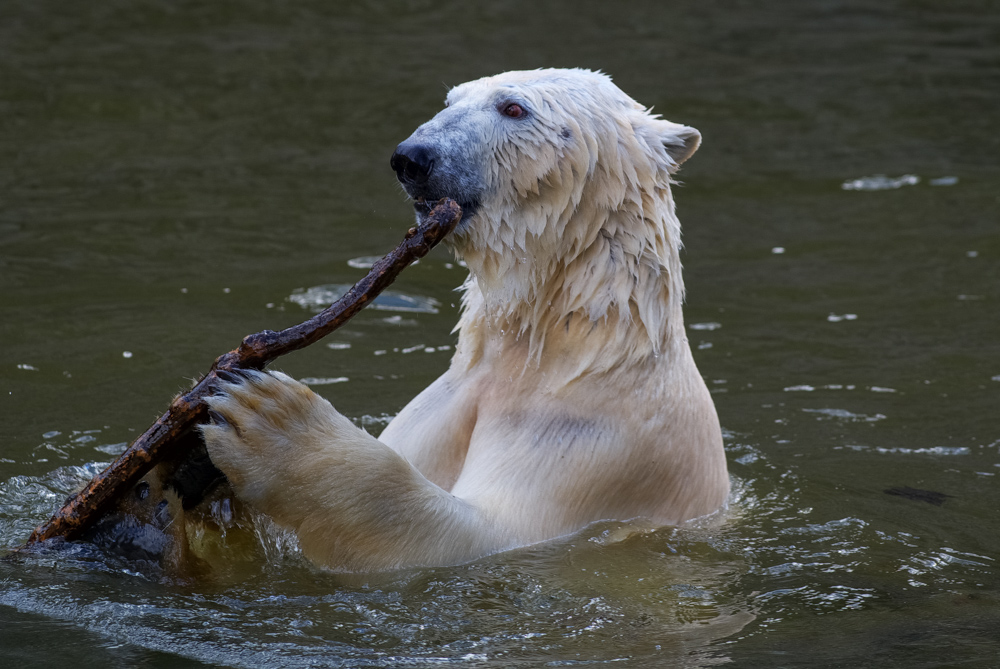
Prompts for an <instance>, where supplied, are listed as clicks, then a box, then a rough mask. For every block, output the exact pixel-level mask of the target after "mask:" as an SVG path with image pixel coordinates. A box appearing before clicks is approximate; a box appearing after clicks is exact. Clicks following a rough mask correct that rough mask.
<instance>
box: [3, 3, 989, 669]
mask: <svg viewBox="0 0 1000 669" xmlns="http://www.w3.org/2000/svg"><path fill="white" fill-rule="evenodd" d="M344 4H345V6H339V5H338V4H336V3H321V2H303V3H296V4H295V5H294V6H286V5H284V4H280V3H265V2H253V1H250V0H245V1H241V2H237V1H234V2H219V3H184V2H175V3H165V2H152V1H149V2H128V3H126V2H118V0H109V1H106V2H100V3H76V4H72V3H56V2H45V1H40V0H32V1H30V2H29V1H26V0H8V1H7V2H5V3H3V4H2V5H0V336H2V345H0V418H2V420H0V548H3V547H13V546H16V545H18V544H19V543H20V542H21V541H23V539H24V538H25V537H26V536H27V534H28V533H29V532H30V530H31V528H32V527H33V526H35V525H36V524H37V523H39V522H41V521H42V520H44V519H45V518H46V517H47V516H48V514H49V513H50V512H51V511H52V510H53V509H55V508H56V507H58V506H59V504H60V503H61V501H62V499H63V498H64V497H65V496H66V495H67V494H69V493H70V492H72V491H73V490H74V489H76V488H77V487H79V486H81V485H82V484H83V482H84V481H85V480H86V479H87V478H89V476H90V475H92V474H93V473H94V472H95V471H97V470H98V469H100V467H101V466H103V464H104V463H106V462H108V461H109V460H110V459H111V458H112V454H114V453H117V452H118V451H120V450H121V449H122V448H123V446H124V443H125V442H127V441H129V440H130V439H131V438H132V437H133V436H134V435H135V433H136V431H138V430H142V429H144V428H145V427H146V426H147V425H148V424H149V423H150V421H151V420H152V418H153V417H155V416H156V415H157V414H158V413H159V412H161V411H162V410H163V408H164V407H165V406H166V403H167V402H168V401H169V399H170V398H171V397H172V394H173V393H175V392H176V391H177V390H179V389H181V388H183V387H185V386H186V385H187V384H188V381H187V379H189V378H191V377H194V376H196V375H198V374H199V373H201V372H202V371H204V370H205V369H207V367H208V365H209V363H210V362H211V360H212V359H214V357H215V356H216V355H218V354H219V353H221V352H223V351H225V350H228V349H229V348H231V347H232V346H234V345H235V344H236V343H237V342H238V341H239V339H240V338H241V337H242V336H243V335H245V334H247V333H249V332H253V331H256V330H260V329H263V328H272V329H276V328H278V327H282V326H286V325H289V324H292V323H295V322H298V321H299V320H301V319H302V318H303V317H304V316H305V315H306V314H307V313H308V312H307V311H306V310H305V309H303V307H301V306H300V305H299V303H298V302H297V301H295V300H292V299H290V298H291V297H292V296H293V295H296V294H298V293H297V290H298V289H307V288H310V287H316V286H322V285H326V284H344V283H350V282H352V281H354V280H355V279H357V278H358V277H359V276H360V275H361V273H362V272H363V270H359V269H356V268H353V267H351V266H350V265H349V264H348V261H349V260H352V259H356V258H362V257H365V256H371V255H378V254H381V253H383V252H385V251H386V250H388V249H389V248H391V247H392V246H393V245H394V244H395V243H396V242H397V241H398V239H399V238H400V236H401V234H402V232H403V231H404V230H405V229H406V228H407V227H408V226H409V225H410V222H411V210H410V208H409V205H408V204H407V203H406V201H405V198H404V197H403V196H402V193H401V191H400V189H399V188H398V186H397V185H396V184H395V180H394V178H393V175H392V173H391V172H390V170H389V168H388V157H389V155H390V154H391V152H392V149H393V148H394V146H395V145H396V143H398V142H399V141H401V140H402V139H404V138H405V137H406V136H407V135H409V133H410V132H411V131H412V130H413V128H415V127H416V126H417V125H418V124H419V123H421V122H422V121H424V120H426V119H427V118H429V117H430V116H431V115H433V114H434V113H435V112H436V111H437V110H438V109H439V107H440V104H441V100H442V99H443V96H444V92H445V89H446V87H447V86H449V85H454V84H457V83H461V82H463V81H466V80H469V79H474V78H478V77H480V76H483V75H487V74H493V73H496V72H499V71H503V70H508V69H521V68H532V67H539V66H582V67H590V68H595V69H602V70H604V71H606V72H608V73H610V74H612V75H613V76H614V77H615V80H616V82H617V83H618V84H619V85H620V86H621V87H622V88H623V89H624V90H625V91H627V92H628V93H629V94H631V95H632V96H633V97H635V98H636V99H638V100H639V101H641V102H643V103H645V104H648V105H654V106H655V107H656V110H657V111H659V112H661V113H663V114H664V115H665V116H666V117H667V118H669V119H671V120H674V121H678V122H683V123H687V124H690V125H693V126H695V127H697V128H698V129H700V130H701V131H702V133H703V135H704V137H705V142H704V145H703V148H702V149H701V150H700V151H699V152H698V154H697V155H696V156H695V157H694V158H693V159H692V160H691V161H690V162H689V163H688V164H686V165H685V168H684V171H683V174H682V176H683V179H684V182H685V184H684V187H683V188H681V189H679V190H678V191H677V193H676V198H677V201H678V206H679V212H680V217H681V221H682V224H683V226H684V230H685V242H686V252H685V256H684V261H685V277H686V282H687V286H688V304H687V312H686V313H687V322H688V323H689V325H690V328H691V329H690V331H689V335H690V338H691V340H692V343H693V345H694V346H695V347H696V351H695V354H696V357H697V360H698V363H699V366H700V368H701V370H702V372H703V374H704V375H705V377H706V379H708V382H709V385H710V387H711V388H712V390H713V392H714V397H715V399H716V402H717V406H718V409H719V414H720V416H721V419H722V423H723V426H724V427H725V429H726V430H727V446H728V450H729V454H730V469H731V472H732V475H733V477H734V481H735V483H736V494H735V495H734V498H733V505H732V506H733V508H732V512H731V513H730V515H729V517H728V519H727V520H726V522H725V523H724V524H722V525H721V526H716V527H703V528H697V527H695V528H684V529H679V530H669V529H668V530H662V531H659V532H657V533H654V534H651V535H643V536H633V537H632V538H629V539H627V540H625V541H617V542H616V541H613V540H612V539H611V538H610V537H608V536H606V534H607V533H611V534H614V530H615V528H614V527H598V528H594V529H592V530H590V531H588V532H585V533H584V534H583V535H581V536H579V537H575V538H573V539H570V540H566V541H563V542H559V543H556V544H552V545H547V546H542V547H538V548H536V549H532V550H526V551H519V552H516V553H513V554H506V555H500V556H495V557H492V558H489V559H486V560H482V561H480V562H477V563H475V564H472V565H468V566H464V567H458V568H451V569H432V570H418V571H414V572H407V573H403V574H398V575H395V576H392V577H386V578H383V579H379V580H369V581H366V580H364V579H361V580H354V579H345V578H341V577H336V576H332V575H329V574H326V573H324V572H321V571H319V570H316V569H314V568H312V567H310V566H309V565H308V564H306V563H305V562H304V561H303V560H302V559H301V558H300V557H298V555H297V554H296V553H295V551H294V548H289V547H288V546H287V545H285V544H283V543H282V541H281V540H280V537H276V536H274V535H265V536H264V537H263V540H262V544H261V546H260V547H259V548H258V549H257V550H258V555H257V556H256V557H255V558H252V559H249V560H246V561H245V562H244V563H243V564H242V566H240V567H239V568H234V571H233V573H232V574H229V575H228V576H227V577H226V578H222V579H220V580H219V581H213V582H211V583H193V584H192V583H177V582H170V581H161V580H160V579H158V578H157V577H156V575H155V574H149V573H140V572H137V571H136V570H135V569H134V568H133V567H132V566H130V565H128V564H125V563H119V562H116V561H114V560H112V559H110V558H102V557H100V556H95V555H93V554H90V553H84V554H80V555H55V556H53V555H35V556H30V557H27V558H23V559H18V560H15V561H12V562H0V658H2V659H3V663H4V664H5V665H6V664H9V663H11V662H13V661H16V662H18V663H19V666H53V665H55V664H62V663H70V662H71V663H73V664H74V665H75V666H80V667H89V666H95V667H97V666H100V667H108V666H164V667H166V666H170V667H174V666H196V665H198V664H199V663H204V664H212V665H231V666H246V667H261V666H271V667H279V666H350V667H354V666H386V667H390V666H430V665H438V664H447V665H456V666H468V667H478V666H497V667H508V666H525V667H528V666H574V665H577V664H603V663H612V662H614V663H615V664H616V665H623V666H635V667H664V666H711V665H714V664H717V663H722V662H725V661H727V660H728V661H730V662H731V663H732V665H734V666H740V667H771V666H775V667H784V666H795V667H802V666H813V667H831V666H843V667H859V666H878V667H907V668H908V669H909V668H912V667H939V666H963V667H995V666H998V665H1000V632H998V631H997V630H1000V484H998V478H1000V337H998V332H1000V312H998V307H1000V160H998V155H1000V111H998V110H1000V6H998V5H997V3H995V2H989V1H982V2H974V1H967V2H966V1H962V0H953V1H950V2H930V1H918V0H890V1H888V2H875V1H874V0H867V1H860V0H859V1H854V2H851V1H842V2H836V1H832V0H831V1H823V2H821V1H818V0H809V1H796V0H780V1H777V2H771V3H749V2H728V3H722V2H713V1H706V0H699V1H694V0H691V1H683V2H674V3H653V2H639V3H623V4H614V3H596V2H578V3H527V2H493V3H489V4H488V5H474V4H472V3H431V2H411V3H399V2H366V3H352V4H351V5H350V6H346V3H344ZM875 175H886V176H887V177H889V178H890V179H897V180H899V179H900V178H901V177H904V176H906V175H913V177H916V179H913V178H910V179H905V180H901V181H896V182H891V181H885V180H883V181H881V182H879V181H877V180H874V181H873V180H866V181H861V182H860V185H861V186H863V187H876V188H875V189H873V190H866V189H864V188H862V189H856V188H845V184H846V185H847V186H851V185H852V183H853V182H855V180H860V179H863V178H865V177H873V176H875ZM914 182H915V183H914ZM890 186H898V187H890ZM777 248H780V249H783V250H784V251H783V252H775V249H777ZM450 260H451V259H450V258H449V257H448V256H447V255H446V254H445V253H444V252H435V254H433V255H432V257H431V258H429V259H427V260H425V261H423V262H421V263H420V264H419V265H417V266H416V267H414V268H412V269H411V270H408V272H407V273H406V274H405V275H404V277H403V278H402V279H401V280H400V281H399V282H398V283H397V285H396V289H397V290H398V291H400V292H401V293H403V294H404V295H407V296H410V297H413V298H417V300H418V303H419V304H418V306H419V305H423V306H422V307H420V308H419V309H418V310H417V311H405V312H404V311H369V312H366V313H364V314H362V315H361V316H359V317H358V318H357V319H356V320H355V321H353V322H352V323H351V324H350V326H348V327H347V328H346V329H344V330H343V331H341V332H338V333H336V334H335V335H334V336H333V337H332V338H331V339H332V342H333V343H334V344H335V346H334V347H329V346H324V345H318V346H315V347H313V348H312V349H310V350H307V351H304V352H301V353H299V354H295V355H293V356H291V357H289V358H286V359H284V360H282V361H281V362H280V364H279V367H280V368H282V369H284V370H285V371H287V372H288V373H290V374H292V375H294V376H297V377H300V378H301V377H321V378H342V377H346V379H347V380H346V381H341V382H338V383H333V384H326V385H317V386H315V389H316V390H317V391H318V392H320V393H322V394H323V395H325V396H327V397H329V398H330V399H331V400H332V401H333V402H334V403H335V404H336V405H337V406H338V407H339V408H340V409H341V410H342V411H343V412H344V413H345V414H347V415H349V416H352V417H355V418H357V419H358V420H359V421H362V422H364V423H366V424H370V425H372V426H373V429H377V428H378V425H379V424H380V423H382V422H384V420H385V419H386V417H387V416H391V415H393V414H394V413H395V412H396V411H398V410H399V408H400V407H401V406H402V405H403V404H405V403H406V401H407V400H408V399H409V398H410V397H412V396H413V395H414V394H416V392H418V391H419V390H420V389H421V388H423V387H424V386H425V385H426V384H427V383H428V382H429V381H430V380H432V379H433V378H434V377H436V376H437V375H438V374H439V373H440V372H441V371H443V370H444V368H445V366H446V364H447V360H448V356H449V351H447V350H438V349H439V348H440V347H447V346H451V345H452V344H453V341H454V340H453V337H452V335H451V334H450V328H451V326H452V325H453V323H454V321H455V318H456V310H455V308H454V303H455V302H456V297H457V296H456V294H455V293H453V292H452V289H453V288H454V287H456V286H457V285H458V284H459V283H460V282H461V281H462V278H463V272H464V271H463V270H462V268H460V267H458V266H455V265H453V264H451V262H450ZM354 264H357V263H354ZM299 292H301V291H299ZM429 300H433V302H429ZM429 348H430V349H433V351H432V352H428V349H429ZM125 352H129V354H130V356H129V357H126V355H125ZM382 352H384V353H382ZM95 463H96V464H95ZM902 487H909V488H916V489H921V490H929V491H934V492H937V493H942V494H943V495H947V497H937V498H931V499H932V501H939V502H941V501H942V500H943V502H942V503H941V504H940V505H936V504H932V503H930V502H928V501H922V500H921V499H918V498H912V497H905V496H898V495H888V494H886V493H885V492H884V491H885V490H887V489H893V488H897V489H898V488H902Z"/></svg>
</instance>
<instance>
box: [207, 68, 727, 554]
mask: <svg viewBox="0 0 1000 669" xmlns="http://www.w3.org/2000/svg"><path fill="white" fill-rule="evenodd" d="M699 142H700V135H699V134H698V133H697V131H695V130H694V129H693V128H689V127H687V126H682V125H678V124H674V123H670V122H668V121H665V120H662V119H660V118H658V117H657V116H654V115H652V114H650V113H649V112H648V111H647V110H645V109H644V108H643V107H641V106H640V105H638V104H637V103H636V102H634V101H633V100H631V99H630V98H629V97H628V96H626V95H625V94H624V93H622V92H621V91H620V90H619V89H618V88H617V87H615V86H614V84H612V83H611V80H610V79H609V78H608V77H606V76H605V75H602V74H598V73H593V72H588V71H584V70H536V71H529V72H508V73H505V74H502V75H498V76H495V77H489V78H486V79H481V80H478V81H473V82H470V83H467V84H463V85H461V86H458V87H456V88H454V89H452V90H451V91H450V93H449V95H448V106H447V108H446V109H445V110H443V111H442V112H441V113H440V114H438V115H437V116H436V117H435V118H434V119H432V120H431V121H429V122H428V123H426V124H424V125H423V126H421V127H420V128H419V129H418V130H417V131H416V132H415V133H414V135H413V136H412V137H411V138H410V139H409V140H407V142H404V143H403V144H401V145H400V147H399V148H398V149H397V154H398V155H400V156H404V158H400V159H399V161H400V162H399V163H397V162H396V161H397V156H394V157H393V161H394V167H396V169H397V171H398V172H399V176H400V181H402V182H403V185H404V187H405V188H406V189H407V191H408V192H409V193H410V194H411V195H413V196H414V197H427V199H436V198H437V197H441V196H450V197H453V198H455V199H457V200H458V201H459V202H460V203H462V205H463V209H465V211H466V215H465V216H464V217H463V221H462V223H460V225H459V227H458V228H457V229H456V231H455V232H454V233H452V236H451V240H450V243H451V245H452V246H453V247H454V249H455V251H456V253H457V254H458V255H459V256H460V257H462V258H463V259H464V260H465V261H466V263H467V264H468V267H469V279H468V281H467V282H466V285H465V291H466V292H465V299H464V304H463V314H462V318H461V321H460V323H459V325H458V331H459V339H458V346H457V350H456V353H455V356H454V358H453V359H452V362H451V367H450V368H449V369H448V371H447V372H446V373H445V374H444V375H443V376H442V377H441V378H439V379H438V380H437V381H435V382H434V383H433V384H432V385H431V386H430V387H429V388H427V389H426V390H425V391H424V392H422V393H421V394H420V395H418V396H417V397H416V398H415V399H414V400H413V401H412V402H411V403H410V404H409V405H407V406H406V407H405V408H404V409H403V410H402V411H401V412H400V413H399V415H398V416H397V417H396V418H395V419H394V420H393V421H392V422H391V423H390V424H389V426H388V427H387V428H386V429H385V431H384V432H383V433H382V435H381V436H380V438H379V439H375V438H374V437H372V436H370V435H369V434H367V433H366V432H364V431H363V430H361V429H359V428H357V427H355V426H354V425H353V424H352V423H351V422H350V421H349V420H348V419H346V418H345V417H344V416H342V415H341V414H340V413H338V412H337V411H336V410H335V409H334V408H333V407H332V406H331V405H330V404H329V403H328V402H327V401H326V400H324V399H322V398H320V397H318V396H317V395H315V394H314V393H313V392H312V391H310V390H309V389H308V388H306V387H305V386H303V385H301V384H299V383H297V382H296V381H294V380H292V379H290V378H289V377H287V376H285V375H283V374H280V373H272V374H262V373H257V374H251V375H249V378H248V379H247V380H246V381H245V382H234V383H224V384H222V385H221V390H222V391H223V392H222V393H221V394H220V395H218V396H216V397H214V398H212V399H211V400H210V404H211V408H212V410H213V412H215V414H214V415H215V417H216V421H215V423H214V424H211V425H207V426H205V427H204V435H205V439H206V443H207V445H208V449H209V453H210V455H211V457H212V460H213V461H214V462H215V463H216V464H217V465H218V466H219V467H220V468H221V469H222V471H223V472H225V474H226V475H227V476H228V477H229V479H230V481H231V482H232V484H233V486H234V489H235V490H236V493H237V494H238V495H239V496H240V497H241V498H243V499H244V500H246V501H248V502H250V503H252V504H254V505H255V506H257V507H258V508H259V509H260V510H261V511H264V512H265V513H267V514H269V515H271V516H273V517H274V518H275V519H276V520H277V521H278V522H279V523H281V524H284V525H287V526H289V527H291V528H293V529H294V530H295V531H296V533H297V534H298V537H299V540H300V543H301V545H302V548H303V550H304V551H305V553H306V554H307V555H308V556H309V557H310V558H311V559H313V560H314V561H316V562H318V563H321V564H324V565H327V566H329V567H331V568H334V569H337V570H343V571H372V570H387V569H393V568H399V567H405V566H417V565H446V564H454V563H459V562H463V561H467V560H470V559H474V558H476V557H479V556H481V555H485V554H488V553H491V552H496V551H501V550H505V549H509V548H513V547H516V546H523V545H527V544H531V543H535V542H538V541H543V540H546V539H550V538H554V537H557V536H561V535H565V534H567V533H571V532H574V531H576V530H578V529H580V528H582V527H584V526H586V525H588V524H590V523H592V522H594V521H598V520H605V519H609V520H615V519H617V520H627V519H632V518H646V519H649V520H650V521H651V522H653V523H656V524H663V525H667V524H676V523H680V522H683V521H686V520H689V519H692V518H695V517H698V516H703V515H706V514H709V513H711V512H713V511H715V510H717V509H719V508H720V507H721V506H722V505H723V504H724V503H725V500H726V497H727V495H728V490H729V479H728V475H727V471H726V461H725V454H724V451H723V447H722V436H721V430H720V428H719V421H718V418H717V416H716V412H715V408H714V406H713V404H712V400H711V397H710V395H709V393H708V390H707V388H706V387H705V384H704V382H703V380H702V378H701V376H700V374H699V373H698V370H697V368H696V366H695V363H694V359H693V357H692V355H691V349H690V346H689V344H688V341H687V338H686V336H685V331H684V323H683V315H682V313H681V303H682V300H683V290H684V288H683V282H682V280H681V265H680V258H679V250H680V225H679V223H678V220H677V218H676V216H675V214H674V203H673V199H672V196H671V191H670V184H671V175H672V174H673V173H674V172H675V171H676V169H677V167H678V166H679V165H680V163H681V162H683V161H684V160H686V159H687V158H688V157H689V156H690V155H691V154H692V153H693V152H694V151H695V149H696V148H697V146H698V143H699Z"/></svg>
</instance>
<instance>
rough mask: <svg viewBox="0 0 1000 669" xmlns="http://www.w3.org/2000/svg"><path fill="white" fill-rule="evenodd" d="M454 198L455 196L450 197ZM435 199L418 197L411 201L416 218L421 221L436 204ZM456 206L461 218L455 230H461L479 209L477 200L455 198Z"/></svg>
mask: <svg viewBox="0 0 1000 669" xmlns="http://www.w3.org/2000/svg"><path fill="white" fill-rule="evenodd" d="M452 199H455V198H452ZM437 202H438V201H437V200H428V199H426V198H423V197H418V198H416V199H415V200H414V201H413V209H414V211H416V212H417V219H418V220H419V221H423V219H424V218H425V217H426V216H427V215H428V214H430V213H431V209H433V208H434V205H436V204H437ZM455 202H457V203H458V206H459V207H461V208H462V219H461V220H460V221H459V222H458V225H457V226H456V228H455V230H456V231H457V230H461V229H462V228H463V227H464V226H465V225H466V224H467V223H468V221H469V219H470V218H472V217H473V216H475V214H476V211H477V210H478V209H479V202H478V201H476V200H472V201H462V200H458V199H455Z"/></svg>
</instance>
